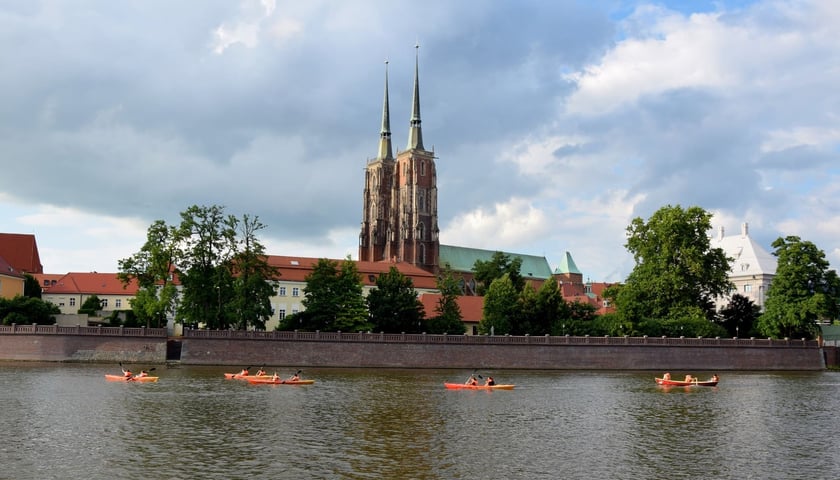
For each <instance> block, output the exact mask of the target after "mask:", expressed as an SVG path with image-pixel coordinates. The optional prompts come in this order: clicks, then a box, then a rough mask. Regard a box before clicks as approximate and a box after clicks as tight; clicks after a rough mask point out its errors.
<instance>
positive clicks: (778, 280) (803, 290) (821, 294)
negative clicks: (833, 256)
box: [757, 236, 840, 338]
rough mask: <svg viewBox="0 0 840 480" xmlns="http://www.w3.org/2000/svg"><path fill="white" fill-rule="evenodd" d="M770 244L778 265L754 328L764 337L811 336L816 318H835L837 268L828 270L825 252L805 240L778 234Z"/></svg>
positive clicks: (839, 285)
mask: <svg viewBox="0 0 840 480" xmlns="http://www.w3.org/2000/svg"><path fill="white" fill-rule="evenodd" d="M772 246H773V248H775V251H774V252H773V255H775V256H776V257H778V259H779V260H778V266H777V268H776V276H775V277H773V282H772V283H771V284H770V288H769V289H767V301H766V302H765V304H764V313H763V314H762V315H761V316H760V317H759V319H758V325H757V330H758V332H759V333H760V334H761V335H764V336H768V337H775V338H781V337H788V338H800V337H809V338H812V337H814V336H815V335H816V334H817V325H816V322H817V321H818V320H822V319H834V318H837V314H838V302H840V279H838V277H837V272H835V271H834V270H829V268H828V267H829V263H828V261H827V260H826V259H825V253H823V251H822V250H820V249H819V248H817V246H816V245H814V244H813V243H811V242H809V241H804V240H801V239H800V238H799V237H796V236H788V237H785V238H781V237H779V238H778V239H776V241H775V242H773V244H772Z"/></svg>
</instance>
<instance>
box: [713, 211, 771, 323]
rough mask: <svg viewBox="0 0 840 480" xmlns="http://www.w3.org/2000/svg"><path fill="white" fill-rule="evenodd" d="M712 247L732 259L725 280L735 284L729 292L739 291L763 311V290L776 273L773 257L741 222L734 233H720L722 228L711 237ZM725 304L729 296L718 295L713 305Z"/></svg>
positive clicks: (764, 294) (764, 296)
mask: <svg viewBox="0 0 840 480" xmlns="http://www.w3.org/2000/svg"><path fill="white" fill-rule="evenodd" d="M711 247H712V248H721V249H723V251H724V253H725V254H726V256H727V257H729V258H732V259H734V260H733V261H732V268H731V269H730V270H729V280H730V281H731V282H732V283H733V284H734V285H735V288H734V289H733V290H732V294H735V293H739V294H741V295H742V296H744V297H747V298H749V299H750V300H752V301H753V303H755V304H756V305H758V306H759V307H761V310H762V311H763V310H764V301H765V298H766V297H767V289H768V288H769V287H770V282H771V281H772V280H773V277H774V276H775V275H776V266H777V262H776V257H775V256H773V255H772V254H771V253H769V252H768V251H767V250H765V249H764V248H762V247H761V245H759V244H758V243H756V242H755V240H753V239H752V238H750V235H749V227H748V225H747V224H746V223H742V224H741V232H740V233H739V234H737V235H730V236H724V233H723V227H720V228H719V229H718V234H717V236H716V237H713V238H712V241H711ZM728 303H729V297H725V298H719V299H718V300H717V302H716V307H717V308H718V309H720V308H721V307H724V306H726V305H727V304H728Z"/></svg>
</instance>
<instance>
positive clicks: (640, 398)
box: [0, 364, 840, 479]
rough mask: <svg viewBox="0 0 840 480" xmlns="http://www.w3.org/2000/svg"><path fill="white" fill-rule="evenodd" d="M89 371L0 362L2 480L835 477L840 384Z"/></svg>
mask: <svg viewBox="0 0 840 480" xmlns="http://www.w3.org/2000/svg"><path fill="white" fill-rule="evenodd" d="M112 370H113V369H108V368H106V367H103V366H95V365H59V364H3V365H0V402H2V405H4V407H5V408H3V409H2V411H0V432H2V434H1V435H2V438H0V455H2V458H3V466H4V470H3V471H2V473H0V478H13V479H28V478H33V479H51V478H56V479H58V478H61V479H67V478H72V479H76V478H78V479H88V478H90V479H114V478H126V479H127V478H169V479H187V478H203V479H205V478H206V479H234V478H272V479H276V478H347V479H364V478H415V479H437V478H442V479H449V478H552V479H553V478H666V477H667V478H695V477H703V478H741V477H743V478H803V477H816V478H834V477H837V476H838V475H840V465H838V460H836V459H835V456H833V455H832V454H831V452H833V450H832V448H833V445H834V439H833V435H834V432H836V430H837V427H838V425H840V421H838V420H837V417H836V412H837V411H840V409H838V407H840V400H838V399H840V395H838V394H839V393H840V374H838V373H836V372H825V373H808V374H767V373H761V374H750V373H727V375H726V376H725V378H724V379H723V380H722V382H721V385H720V386H719V387H717V388H690V389H687V390H686V389H670V390H664V389H662V388H661V387H658V386H656V385H655V384H654V382H653V378H652V375H651V374H649V373H625V372H517V371H500V372H488V373H491V374H493V375H494V377H496V379H497V380H502V381H503V382H504V383H516V384H517V387H516V389H515V390H512V391H450V390H446V389H444V388H443V385H442V384H443V382H444V381H457V379H459V378H462V377H465V376H466V375H468V374H469V372H461V371H426V370H422V371H416V370H387V371H379V370H345V369H332V370H331V369H320V370H313V371H308V372H305V373H304V374H305V376H308V377H309V378H315V379H316V383H315V385H312V386H287V385H276V386H274V385H250V384H248V383H247V382H243V381H239V380H225V379H224V378H222V373H223V372H224V371H226V370H225V369H224V368H214V367H189V368H188V367H183V368H173V369H165V368H163V367H161V368H159V371H158V372H157V373H158V374H159V375H160V377H161V379H160V381H159V382H158V383H150V384H133V383H119V382H117V383H114V382H105V381H104V378H103V375H104V374H105V373H113V371H112Z"/></svg>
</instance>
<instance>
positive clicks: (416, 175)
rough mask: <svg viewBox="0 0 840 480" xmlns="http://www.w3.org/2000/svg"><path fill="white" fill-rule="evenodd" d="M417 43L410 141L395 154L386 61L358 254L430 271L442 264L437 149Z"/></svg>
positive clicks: (375, 260)
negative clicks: (425, 110) (429, 131)
mask: <svg viewBox="0 0 840 480" xmlns="http://www.w3.org/2000/svg"><path fill="white" fill-rule="evenodd" d="M416 49H417V47H415V60H414V92H413V95H412V102H413V103H412V107H411V120H410V123H409V129H408V145H407V146H406V149H405V150H403V151H399V150H398V151H397V155H396V157H395V156H394V152H393V147H392V145H391V120H390V112H389V109H388V66H387V63H386V65H385V99H384V101H383V104H382V128H381V130H380V132H379V152H378V154H377V156H376V158H374V159H372V160H369V161H368V163H367V166H366V169H365V188H364V194H363V207H362V226H361V232H360V233H359V260H360V261H366V262H379V261H390V262H394V263H396V262H405V263H408V264H411V265H416V266H418V267H420V268H422V269H424V270H427V271H429V272H436V271H437V269H438V267H439V264H438V259H439V254H440V243H439V241H438V234H439V229H438V210H437V208H438V206H437V173H436V171H435V154H434V152H433V151H429V150H426V148H425V147H424V146H423V130H422V128H421V126H420V75H419V53H418V52H417V50H416Z"/></svg>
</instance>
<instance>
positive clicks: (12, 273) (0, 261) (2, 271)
mask: <svg viewBox="0 0 840 480" xmlns="http://www.w3.org/2000/svg"><path fill="white" fill-rule="evenodd" d="M0 275H6V276H9V277H15V278H23V274H22V273H21V272H19V271H18V270H17V269H16V268H15V267H13V266H12V265H11V264H10V263H9V262H7V261H6V259H5V258H3V257H2V256H0Z"/></svg>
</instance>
